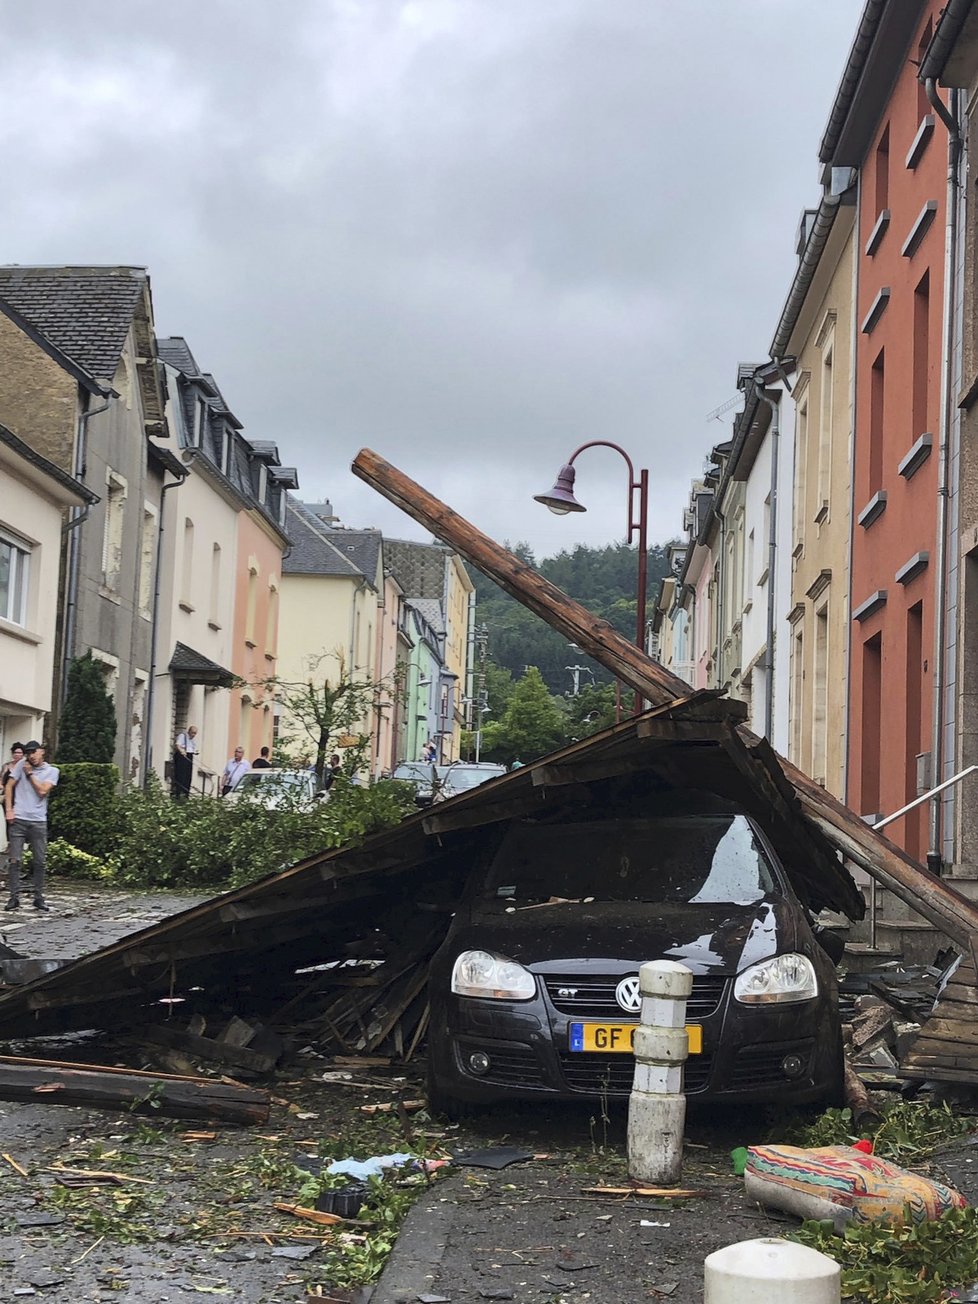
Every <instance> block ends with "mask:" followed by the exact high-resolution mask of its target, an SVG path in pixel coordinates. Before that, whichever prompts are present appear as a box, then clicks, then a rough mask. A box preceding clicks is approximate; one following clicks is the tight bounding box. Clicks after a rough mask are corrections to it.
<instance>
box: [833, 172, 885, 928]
mask: <svg viewBox="0 0 978 1304" xmlns="http://www.w3.org/2000/svg"><path fill="white" fill-rule="evenodd" d="M862 211H863V183H862V175H861V174H860V179H859V188H858V190H857V191H856V218H855V225H854V227H853V235H852V237H851V238H852V302H853V303H854V304H857V303H858V302H859V265H860V258H859V232H860V230H861V229H862V228H861V226H860V223H861V221H862ZM853 315H854V314H853ZM851 334H852V338H851V340H850V345H849V375H850V377H851V380H850V388H849V442H848V448H847V450H846V455H847V458H848V462H849V538H848V539H847V541H846V621H845V631H846V632H845V638H844V640H843V648H844V650H843V656H844V660H843V663H842V664H843V673H844V677H845V704H844V707H843V717H842V729H843V733H842V774H841V775H840V784H841V796H842V800H843V801H844V802H845V804H846V805H847V806H851V805H852V802H851V801H850V800H849V796H850V794H849V778H850V770H849V740H850V738H851V737H852V733H851V729H852V678H853V647H854V643H855V640H854V638H853V623H854V622H853V620H852V619H851V617H850V615H849V613H850V612H851V611H852V558H853V552H854V550H855V546H856V471H855V466H856V403H857V400H858V397H859V390H858V386H859V373H858V368H857V365H856V364H857V360H858V357H859V335H858V332H857V331H855V330H853V331H852V332H851ZM830 791H831V789H830ZM869 890H870V893H871V897H870V905H871V907H872V908H873V909H874V910H875V905H874V903H875V900H876V895H877V883H876V879H875V878H871V879H870V888H869ZM872 945H873V946H875V945H876V938H875V935H874V936H873V938H872Z"/></svg>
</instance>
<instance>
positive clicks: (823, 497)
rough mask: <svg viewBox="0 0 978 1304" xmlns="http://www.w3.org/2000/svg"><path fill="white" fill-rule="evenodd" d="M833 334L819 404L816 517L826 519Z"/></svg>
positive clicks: (824, 361)
mask: <svg viewBox="0 0 978 1304" xmlns="http://www.w3.org/2000/svg"><path fill="white" fill-rule="evenodd" d="M833 338H834V337H832V336H830V338H829V340H828V341H827V343H826V345H825V349H824V351H823V353H822V386H821V393H820V395H819V404H818V487H817V495H816V497H817V501H816V503H815V512H816V519H817V520H822V519H824V515H823V514H824V511H825V510H826V509H827V508H828V504H829V487H830V485H831V483H832V405H833V402H834V399H835V389H834V384H833V374H832V354H833V347H832V341H833Z"/></svg>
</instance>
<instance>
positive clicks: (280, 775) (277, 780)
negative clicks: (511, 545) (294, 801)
mask: <svg viewBox="0 0 978 1304" xmlns="http://www.w3.org/2000/svg"><path fill="white" fill-rule="evenodd" d="M310 778H311V776H310V775H308V774H287V773H286V772H284V771H280V770H259V771H257V772H256V771H254V770H252V771H250V772H249V773H248V774H243V775H242V776H241V778H240V779H239V780H238V785H237V788H238V791H239V792H243V791H246V790H247V789H248V788H259V787H260V788H306V787H308V786H309V780H310Z"/></svg>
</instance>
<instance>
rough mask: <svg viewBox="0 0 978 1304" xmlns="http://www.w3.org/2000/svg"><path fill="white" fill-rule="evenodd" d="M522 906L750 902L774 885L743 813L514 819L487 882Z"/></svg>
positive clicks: (496, 894) (495, 895)
mask: <svg viewBox="0 0 978 1304" xmlns="http://www.w3.org/2000/svg"><path fill="white" fill-rule="evenodd" d="M486 889H487V895H488V896H489V897H490V898H492V899H497V900H505V901H506V902H507V903H509V904H512V903H516V904H517V905H520V904H523V905H540V904H543V903H546V902H550V901H585V900H593V901H646V902H659V903H675V904H679V903H686V904H692V905H698V904H703V905H707V904H721V903H731V904H737V905H749V904H752V903H754V902H757V901H760V900H762V899H763V898H764V897H765V896H766V895H767V894H768V893H770V892H772V891H774V890H776V879H775V875H774V871H773V869H772V867H771V865H770V862H769V861H768V859H767V856H766V855H765V853H764V851H763V849H762V848H761V846H760V845H759V843H758V841H757V839H756V838H755V836H754V833H753V830H752V829H751V826H750V824H749V822H748V821H747V819H746V818H745V817H744V816H743V815H688V816H678V817H675V818H663V819H644V820H608V821H598V822H594V823H588V824H562V825H536V824H513V825H512V826H511V827H510V829H509V830H508V832H507V833H506V835H505V837H504V839H503V841H502V844H501V845H500V847H499V850H498V851H497V853H496V855H495V858H494V860H493V863H492V866H491V868H490V870H489V875H488V878H487V880H486Z"/></svg>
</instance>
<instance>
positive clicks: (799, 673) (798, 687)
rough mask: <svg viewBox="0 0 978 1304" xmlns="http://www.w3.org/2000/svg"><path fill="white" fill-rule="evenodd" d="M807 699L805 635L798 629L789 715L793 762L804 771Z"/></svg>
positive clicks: (793, 658) (792, 665) (793, 659)
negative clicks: (803, 724) (805, 705)
mask: <svg viewBox="0 0 978 1304" xmlns="http://www.w3.org/2000/svg"><path fill="white" fill-rule="evenodd" d="M804 697H805V634H804V631H803V630H801V629H798V630H796V631H795V636H794V638H793V639H792V640H791V697H790V701H789V715H790V717H791V760H792V761H794V763H795V764H796V765H798V766H801V768H802V769H804V768H805V764H804V758H803V756H802V743H803V739H804V735H803V731H802V722H803V720H804V710H803V708H802V704H803V702H804Z"/></svg>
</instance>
